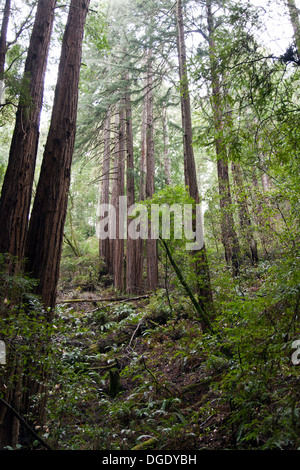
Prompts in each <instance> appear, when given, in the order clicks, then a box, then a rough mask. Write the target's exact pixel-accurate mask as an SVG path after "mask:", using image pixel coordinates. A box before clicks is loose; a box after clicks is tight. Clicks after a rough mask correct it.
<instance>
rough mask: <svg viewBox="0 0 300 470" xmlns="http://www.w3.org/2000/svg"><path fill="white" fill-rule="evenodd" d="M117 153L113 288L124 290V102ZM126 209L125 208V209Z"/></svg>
mask: <svg viewBox="0 0 300 470" xmlns="http://www.w3.org/2000/svg"><path fill="white" fill-rule="evenodd" d="M117 138H118V141H119V143H118V153H117V179H116V196H115V199H114V201H115V202H114V204H115V206H114V207H115V209H116V226H117V232H116V239H115V243H114V263H113V269H114V286H115V288H116V289H118V290H123V288H124V235H125V233H124V230H125V227H124V225H123V223H124V219H123V218H122V216H124V215H125V214H124V211H122V207H121V205H120V199H119V198H120V196H124V178H125V108H124V100H122V102H121V104H120V105H119V126H118V129H117ZM123 209H124V208H123ZM126 209H127V208H126Z"/></svg>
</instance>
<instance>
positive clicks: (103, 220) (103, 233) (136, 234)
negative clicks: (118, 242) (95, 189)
mask: <svg viewBox="0 0 300 470" xmlns="http://www.w3.org/2000/svg"><path fill="white" fill-rule="evenodd" d="M149 212H150V213H149ZM171 214H173V217H174V224H173V236H174V239H177V240H182V238H183V236H184V238H185V239H186V240H189V242H186V245H185V248H186V250H193V251H196V250H201V248H202V247H203V225H202V214H201V206H200V204H196V205H195V206H193V205H192V204H183V205H182V204H172V205H171V206H170V205H169V204H151V206H150V211H148V207H147V206H146V205H145V204H142V203H138V204H133V205H132V206H130V207H127V196H120V197H119V201H118V206H117V208H116V207H115V206H114V205H113V204H100V207H99V226H98V233H97V235H98V237H99V238H100V239H101V240H105V239H106V238H109V239H111V240H115V239H116V238H117V233H118V238H119V239H123V240H126V239H127V238H131V239H133V240H137V239H139V238H141V239H143V240H147V239H148V238H150V239H158V238H160V237H161V238H162V239H163V240H169V239H170V238H171ZM149 221H150V223H149ZM149 227H150V229H149Z"/></svg>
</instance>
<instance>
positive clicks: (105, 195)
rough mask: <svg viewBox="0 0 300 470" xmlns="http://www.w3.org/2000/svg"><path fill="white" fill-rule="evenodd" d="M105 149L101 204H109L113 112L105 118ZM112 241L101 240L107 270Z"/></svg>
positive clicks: (100, 246) (100, 253) (107, 239)
mask: <svg viewBox="0 0 300 470" xmlns="http://www.w3.org/2000/svg"><path fill="white" fill-rule="evenodd" d="M103 125H104V129H103V137H104V150H103V164H102V178H101V179H102V181H101V194H100V204H109V182H110V178H109V175H110V163H111V149H110V146H111V129H110V126H111V112H110V110H109V111H108V112H107V115H106V118H105V119H104V124H103ZM109 251H110V241H109V238H105V239H104V240H102V239H100V240H99V256H100V258H102V259H103V260H104V262H105V265H106V268H107V270H109V264H110V252H109Z"/></svg>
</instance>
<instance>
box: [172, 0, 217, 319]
mask: <svg viewBox="0 0 300 470" xmlns="http://www.w3.org/2000/svg"><path fill="white" fill-rule="evenodd" d="M176 18H177V34H178V38H177V47H178V62H179V79H180V96H181V115H182V129H183V153H184V177H185V184H186V186H188V188H189V194H190V196H191V197H192V198H193V199H194V201H195V203H196V204H199V201H200V199H199V191H198V183H197V176H196V166H195V158H194V149H193V142H192V139H193V130H192V118H191V104H190V95H189V84H188V75H187V58H186V46H185V36H184V25H183V15H182V5H181V0H178V1H177V6H176ZM192 254H193V256H195V260H196V265H195V269H196V273H197V275H198V291H199V302H200V304H201V306H202V308H203V310H204V311H206V312H209V311H212V310H213V303H212V292H211V285H210V274H209V267H208V262H207V253H206V247H205V244H203V246H202V248H201V249H200V250H198V251H197V252H193V253H192Z"/></svg>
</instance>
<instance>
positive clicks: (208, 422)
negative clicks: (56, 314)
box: [50, 289, 234, 450]
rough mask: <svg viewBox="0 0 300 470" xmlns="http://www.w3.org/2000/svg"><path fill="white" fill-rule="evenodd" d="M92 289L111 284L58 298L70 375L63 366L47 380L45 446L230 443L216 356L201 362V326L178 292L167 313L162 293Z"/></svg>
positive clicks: (185, 446)
mask: <svg viewBox="0 0 300 470" xmlns="http://www.w3.org/2000/svg"><path fill="white" fill-rule="evenodd" d="M72 297H73V298H74V297H76V298H77V299H73V301H72ZM99 298H110V299H111V298H112V292H111V291H110V290H109V289H108V290H107V292H106V293H103V291H101V292H97V291H96V292H84V291H81V292H76V293H74V292H73V293H71V298H70V293H66V292H64V293H61V294H60V297H59V299H58V306H59V310H60V317H61V318H63V322H64V325H65V327H66V331H67V332H68V333H67V336H65V335H64V338H62V337H61V336H59V337H58V339H57V341H58V343H57V344H58V345H59V351H62V362H63V364H65V365H67V370H68V372H67V375H68V374H69V379H68V377H67V376H66V375H64V374H66V369H64V370H62V371H61V374H62V375H64V378H63V377H60V376H59V374H58V376H57V377H56V378H55V379H54V381H55V380H56V382H58V383H56V384H54V387H53V388H54V390H55V392H53V395H52V399H53V401H52V407H53V408H52V415H56V419H54V420H53V423H52V426H54V427H55V428H56V433H57V436H56V439H55V443H54V445H55V446H58V447H59V448H61V447H62V448H80V449H82V448H84V449H101V450H107V449H109V450H111V449H121V450H124V449H125V450H128V449H135V448H142V449H148V448H154V449H165V450H169V449H173V450H199V449H226V448H231V447H232V446H234V443H233V441H232V438H233V436H232V435H231V433H230V432H228V429H229V428H228V425H227V419H228V417H229V416H230V413H229V409H228V405H227V404H224V403H223V401H222V396H221V392H220V391H218V390H217V387H215V385H216V383H217V382H218V377H219V376H220V375H221V374H222V365H220V367H213V368H212V369H211V370H209V367H208V363H207V358H206V357H205V356H202V355H201V354H199V348H200V349H201V335H202V331H201V325H200V323H199V322H198V321H196V320H195V318H194V315H193V314H192V312H191V307H190V306H189V305H188V304H187V308H186V306H185V304H184V302H185V301H186V300H185V299H182V298H180V296H179V297H178V299H177V302H174V306H173V311H172V312H171V311H170V309H169V308H168V307H167V305H166V295H165V294H164V293H163V294H160V293H159V294H158V295H157V296H155V295H153V296H151V297H149V298H147V297H146V298H145V297H143V296H141V297H140V298H139V297H138V296H137V298H136V300H133V301H130V302H122V301H115V302H111V301H106V302H99ZM116 298H118V297H116ZM66 299H68V300H67V302H66ZM78 299H80V300H81V301H80V302H77V300H78ZM84 299H86V300H87V301H86V302H84V301H83V300H84ZM66 338H67V339H66ZM63 380H65V382H64V385H62V382H63ZM66 380H69V385H67V382H66ZM212 384H214V386H212ZM74 385H75V387H74ZM66 397H68V398H67V399H68V400H69V404H68V405H67V404H66V402H65V400H66ZM50 401H51V400H50ZM60 403H61V406H60V405H59V404H60ZM62 405H63V406H62ZM50 408H51V405H50ZM55 408H57V409H56V411H55V410H54V409H55ZM66 408H68V410H66ZM59 430H60V432H59ZM136 446H137V447H136Z"/></svg>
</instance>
